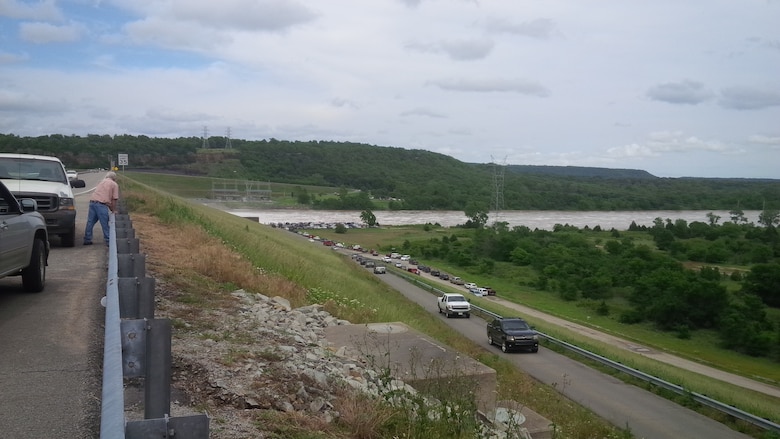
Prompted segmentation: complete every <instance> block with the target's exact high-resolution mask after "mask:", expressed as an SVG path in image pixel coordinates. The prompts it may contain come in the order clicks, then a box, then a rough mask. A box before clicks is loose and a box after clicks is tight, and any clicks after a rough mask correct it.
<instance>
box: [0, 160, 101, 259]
mask: <svg viewBox="0 0 780 439" xmlns="http://www.w3.org/2000/svg"><path fill="white" fill-rule="evenodd" d="M0 181H2V182H3V183H4V184H5V185H6V187H8V190H9V191H11V193H12V194H13V195H14V196H15V197H16V198H17V199H22V198H31V199H33V200H35V202H36V203H37V211H38V212H39V213H40V214H41V215H43V218H44V219H45V220H46V228H47V230H48V234H49V236H51V235H57V236H59V237H60V242H61V244H62V246H63V247H73V246H74V245H75V241H76V204H75V202H74V200H73V191H72V190H71V188H83V187H85V186H86V183H85V182H84V180H79V179H75V180H70V181H69V180H68V176H67V175H66V173H65V166H63V164H62V162H61V161H60V160H59V159H58V158H56V157H51V156H44V155H32V154H16V153H2V154H0Z"/></svg>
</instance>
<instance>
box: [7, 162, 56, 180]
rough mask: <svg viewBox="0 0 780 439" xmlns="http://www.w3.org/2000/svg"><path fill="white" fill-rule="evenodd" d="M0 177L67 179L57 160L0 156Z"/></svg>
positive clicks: (15, 178)
mask: <svg viewBox="0 0 780 439" xmlns="http://www.w3.org/2000/svg"><path fill="white" fill-rule="evenodd" d="M0 178H5V179H14V180H39V181H58V182H65V181H66V180H67V177H66V176H65V173H64V172H63V171H62V165H60V163H59V162H56V161H51V160H35V159H25V158H11V157H0Z"/></svg>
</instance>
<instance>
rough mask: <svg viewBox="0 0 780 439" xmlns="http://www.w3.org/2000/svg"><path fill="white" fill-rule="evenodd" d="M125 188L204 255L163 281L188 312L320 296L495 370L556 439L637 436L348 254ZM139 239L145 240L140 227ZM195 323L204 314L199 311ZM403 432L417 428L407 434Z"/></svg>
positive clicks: (362, 318) (134, 186)
mask: <svg viewBox="0 0 780 439" xmlns="http://www.w3.org/2000/svg"><path fill="white" fill-rule="evenodd" d="M120 182H121V185H122V194H123V198H124V199H125V200H127V202H128V206H129V208H130V213H131V216H132V217H136V216H143V217H144V218H145V219H146V220H151V219H153V220H154V221H155V222H156V223H159V224H162V225H163V226H167V227H170V229H171V230H181V229H184V230H186V235H185V236H187V237H188V238H189V239H190V241H188V242H187V243H186V245H188V246H199V247H189V248H187V249H184V250H181V249H169V250H168V253H169V254H171V255H172V257H171V260H168V261H165V265H166V266H169V267H170V268H169V269H165V270H161V271H162V273H160V274H159V275H161V276H163V277H164V278H165V282H166V283H168V284H170V285H175V286H177V287H179V288H181V289H182V291H183V292H182V293H181V295H180V298H181V300H182V302H183V303H185V304H186V305H187V306H190V307H193V308H198V307H202V308H207V307H213V306H219V304H221V303H226V302H228V301H230V296H229V293H230V292H231V291H233V290H234V289H236V288H243V289H245V290H247V291H250V292H258V293H262V294H265V295H270V296H273V295H281V296H284V297H286V298H287V299H289V300H290V301H291V303H292V304H293V305H294V306H300V305H304V304H307V303H309V302H310V301H311V300H312V299H313V298H315V297H316V298H317V299H319V300H318V301H319V302H324V304H325V306H326V308H327V309H328V310H329V311H330V312H331V313H332V314H334V315H337V316H338V317H341V318H344V319H347V320H350V321H352V322H353V323H368V322H393V321H401V322H404V323H406V324H407V325H409V326H411V327H413V328H415V329H416V330H418V331H421V332H423V333H425V334H428V335H429V336H431V337H433V338H435V339H437V340H439V341H440V342H442V343H444V344H447V345H449V346H451V347H452V348H454V349H457V350H458V351H460V352H463V353H465V354H467V355H469V356H471V357H473V358H475V359H477V360H478V361H481V362H482V363H484V364H486V365H488V366H490V367H492V368H493V369H495V370H496V371H497V377H498V378H497V379H498V395H497V396H498V398H499V399H511V400H516V401H519V402H520V403H522V404H524V405H527V406H529V407H532V408H533V409H534V410H536V411H537V412H539V413H540V414H542V415H543V416H545V417H547V418H548V419H550V420H551V421H552V422H553V423H554V425H555V426H556V431H557V433H556V436H555V437H556V438H564V437H565V438H593V437H599V438H618V437H630V432H627V431H622V430H620V429H617V428H615V427H613V426H611V425H609V424H608V423H606V422H604V421H603V420H601V419H599V418H598V417H597V416H595V415H593V414H592V413H590V412H589V411H588V410H586V409H584V408H583V407H581V406H578V405H576V404H573V403H572V402H571V401H569V400H568V399H566V398H565V397H564V396H562V395H561V393H560V392H558V391H556V390H555V389H554V388H551V387H549V386H546V385H541V384H539V383H538V382H536V381H535V380H533V379H531V378H529V377H528V376H526V375H524V374H522V373H521V372H519V371H518V370H517V369H516V368H515V367H513V366H512V365H511V364H509V363H508V362H506V361H503V360H502V359H501V358H500V356H498V355H496V354H495V353H491V352H490V351H488V350H487V349H486V347H485V346H480V345H476V344H474V343H473V342H471V341H470V340H468V339H465V338H463V337H461V336H459V335H458V334H457V333H455V332H453V331H452V330H451V329H449V327H448V326H446V325H444V324H443V323H442V322H441V321H440V320H439V319H431V318H430V314H429V313H428V312H427V311H425V310H423V309H422V308H420V307H419V306H418V305H416V304H414V303H412V302H409V301H408V300H406V299H405V298H404V297H403V296H402V295H400V294H398V293H397V292H395V291H394V290H392V289H390V288H389V287H388V286H387V285H386V284H384V283H383V282H381V281H380V280H378V279H376V277H375V276H373V275H371V274H370V273H368V272H367V270H364V269H362V268H360V267H359V266H357V265H356V264H354V263H352V262H351V261H350V260H347V259H346V258H345V257H344V256H343V255H340V254H339V253H337V252H333V251H329V250H328V249H327V248H326V247H323V246H313V245H312V244H311V243H309V242H308V241H306V240H303V239H301V238H300V237H298V236H296V235H293V234H291V233H289V232H286V231H283V230H279V229H273V228H270V227H267V226H264V225H261V224H256V223H255V224H253V223H251V222H248V221H247V220H245V219H241V218H238V217H236V216H233V215H230V214H228V213H225V212H222V211H218V210H215V209H211V208H207V207H204V206H199V205H196V204H193V203H190V202H188V201H186V200H184V199H181V198H178V197H175V196H171V195H168V194H166V193H163V192H159V191H158V190H155V189H152V188H151V187H148V186H145V185H141V184H139V183H137V182H133V181H130V180H128V179H125V178H122V179H120ZM166 189H167V188H166ZM141 223H143V222H138V223H136V224H141ZM136 227H139V226H136ZM139 233H140V234H143V233H144V231H143V229H142V226H141V227H139ZM172 241H174V242H175V241H176V240H172ZM180 241H181V240H180ZM182 244H185V243H182ZM215 247H219V249H215ZM225 252H227V253H228V254H229V256H225ZM162 265H163V264H160V266H161V267H162ZM198 267H199V268H198ZM196 270H197V271H196ZM307 292H308V293H307ZM312 292H315V294H312ZM189 315H192V316H195V315H197V312H196V310H193V311H192V312H191V313H190V314H189ZM180 318H184V317H180ZM174 324H175V325H178V326H177V327H185V326H188V325H192V324H194V323H192V322H176V321H175V322H174ZM204 324H208V323H204ZM368 412H371V410H368ZM408 419H409V416H401V417H388V418H387V419H386V420H385V421H384V422H377V425H372V426H371V428H372V430H373V433H375V434H376V435H374V436H364V437H393V434H391V433H393V432H398V428H399V427H398V425H399V423H400V424H402V423H403V422H409V421H408ZM265 422H267V420H266V421H265ZM628 427H629V428H630V426H628ZM334 428H336V427H334ZM342 428H346V429H349V428H352V429H353V430H354V429H355V428H356V427H355V426H354V425H351V426H346V427H342ZM403 431H406V432H408V431H419V429H417V430H415V426H414V425H413V426H408V425H407V426H405V427H403ZM426 432H427V435H426V437H473V436H451V435H449V436H448V434H449V433H447V432H446V431H445V430H441V431H438V433H437V432H436V431H433V432H432V431H430V430H426ZM413 436H414V435H413ZM296 437H307V438H314V437H346V436H341V435H340V434H339V432H334V431H319V432H317V431H314V432H310V433H309V434H308V435H301V436H296ZM404 437H407V436H404ZM409 437H412V436H409ZM415 437H417V436H415Z"/></svg>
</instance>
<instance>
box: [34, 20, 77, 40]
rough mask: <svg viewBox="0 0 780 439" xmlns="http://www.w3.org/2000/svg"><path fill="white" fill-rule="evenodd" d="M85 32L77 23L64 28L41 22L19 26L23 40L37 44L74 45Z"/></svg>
mask: <svg viewBox="0 0 780 439" xmlns="http://www.w3.org/2000/svg"><path fill="white" fill-rule="evenodd" d="M84 32H85V29H84V27H83V26H81V25H79V24H75V23H72V24H68V25H63V26H56V25H53V24H50V23H41V22H35V23H22V24H20V25H19V35H20V37H21V39H22V40H23V41H27V42H30V43H35V44H47V43H73V42H75V41H79V40H80V39H81V38H82V36H83V35H84Z"/></svg>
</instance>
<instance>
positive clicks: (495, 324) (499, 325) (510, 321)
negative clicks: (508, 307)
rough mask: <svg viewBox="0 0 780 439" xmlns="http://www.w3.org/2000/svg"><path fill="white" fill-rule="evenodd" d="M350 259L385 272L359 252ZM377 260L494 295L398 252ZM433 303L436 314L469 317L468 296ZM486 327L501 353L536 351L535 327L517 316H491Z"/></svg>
mask: <svg viewBox="0 0 780 439" xmlns="http://www.w3.org/2000/svg"><path fill="white" fill-rule="evenodd" d="M374 256H376V255H374ZM352 258H353V259H355V260H356V261H357V262H358V263H360V264H361V265H363V266H364V267H366V268H371V269H373V271H374V273H376V274H384V273H386V268H385V266H384V265H381V263H379V264H377V263H376V261H375V260H374V259H373V258H369V257H367V256H364V255H363V254H361V253H354V254H352ZM380 260H381V262H383V263H388V264H389V263H393V261H394V260H397V261H398V262H396V263H395V266H396V267H397V268H402V269H404V270H407V271H410V272H413V273H417V274H420V273H421V272H425V273H430V274H431V275H433V276H437V277H439V279H444V280H449V281H450V282H451V283H453V284H455V285H462V286H463V287H464V288H466V290H468V291H470V292H471V293H472V294H475V295H478V296H488V295H495V294H496V291H495V290H493V289H492V288H490V287H479V286H477V284H475V283H473V282H464V281H463V280H462V279H461V278H460V277H458V276H449V275H447V274H446V273H441V272H440V271H439V270H436V269H432V268H431V267H428V266H426V265H418V263H417V261H416V260H414V259H412V258H411V256H409V255H401V254H398V253H395V252H394V253H391V254H388V255H385V256H383V257H382V258H381V259H380ZM404 262H408V263H409V264H411V265H416V267H407V266H406V265H405V263H404ZM412 270H414V271H412ZM436 306H437V308H438V310H439V314H444V315H445V316H446V317H447V318H450V317H466V318H469V317H471V312H472V308H471V303H470V301H469V299H467V298H466V297H465V296H464V295H462V294H457V293H444V294H442V295H440V296H438V297H437V299H436ZM486 329H487V339H488V343H489V344H490V345H491V346H492V345H498V346H499V347H500V348H501V350H502V351H503V352H510V351H515V350H528V351H530V352H538V351H539V336H538V335H537V333H536V330H534V328H533V327H531V326H530V325H529V324H528V323H527V322H526V321H525V320H523V319H522V318H520V317H499V318H494V319H491V320H490V321H489V322H488V323H487V328H486Z"/></svg>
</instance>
